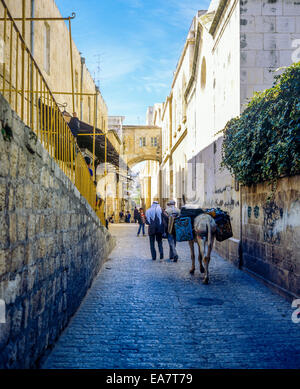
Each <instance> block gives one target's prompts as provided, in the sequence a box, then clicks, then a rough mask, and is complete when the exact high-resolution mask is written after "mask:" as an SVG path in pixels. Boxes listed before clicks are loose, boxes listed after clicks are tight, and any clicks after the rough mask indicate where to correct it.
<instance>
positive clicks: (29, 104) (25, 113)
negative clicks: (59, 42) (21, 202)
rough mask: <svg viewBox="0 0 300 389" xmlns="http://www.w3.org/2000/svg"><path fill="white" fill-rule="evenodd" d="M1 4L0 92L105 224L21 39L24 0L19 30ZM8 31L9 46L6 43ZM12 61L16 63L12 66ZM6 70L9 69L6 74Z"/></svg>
mask: <svg viewBox="0 0 300 389" xmlns="http://www.w3.org/2000/svg"><path fill="white" fill-rule="evenodd" d="M1 4H2V6H3V10H4V18H3V20H4V23H3V40H4V49H3V50H4V58H3V71H2V74H1V76H2V88H1V87H0V92H1V93H2V95H3V96H4V97H5V99H6V100H7V101H8V102H9V104H10V105H11V107H14V110H15V111H16V113H17V114H18V115H19V116H20V118H21V120H22V121H23V122H24V123H25V124H26V125H27V126H29V127H30V128H31V129H32V130H33V131H34V132H35V134H36V135H37V137H38V139H39V140H40V142H41V143H42V145H43V146H44V148H45V149H46V150H47V151H48V153H49V154H50V156H51V157H52V158H53V159H54V160H55V161H56V162H57V164H58V165H59V167H60V168H61V169H62V170H63V172H64V173H65V174H66V175H67V176H68V177H69V179H70V180H71V181H72V183H73V184H74V185H76V187H77V189H78V190H79V192H80V193H81V194H82V196H84V197H85V198H86V200H87V201H88V203H89V204H90V206H91V207H92V208H93V210H94V211H95V212H96V214H97V215H98V217H99V218H100V220H101V222H102V224H104V225H105V218H104V211H103V209H104V207H103V205H102V206H101V207H100V208H99V206H98V203H96V187H95V185H94V182H93V179H92V177H91V175H90V172H89V169H88V166H87V164H86V162H85V159H84V156H83V154H82V153H81V150H80V148H79V146H78V144H77V142H76V139H75V137H74V136H73V135H72V132H71V130H70V128H69V126H68V124H67V122H66V121H65V119H64V116H63V114H62V112H61V111H60V108H59V105H58V104H57V102H56V100H55V98H54V93H52V91H51V89H50V87H49V85H48V83H47V81H46V80H45V78H44V76H43V74H42V71H41V70H40V68H39V66H38V64H37V62H36V61H35V59H34V58H33V56H32V54H31V51H30V49H29V48H28V47H27V45H26V42H25V39H24V35H25V28H24V25H25V23H24V21H25V12H24V4H25V1H24V0H23V18H22V20H23V28H22V33H21V32H20V30H19V29H18V26H17V25H16V23H15V20H14V18H13V17H12V15H11V13H10V11H9V9H8V7H7V5H6V3H5V1H4V0H0V5H1ZM9 25H10V29H9V31H8V28H7V27H8V26H9ZM8 34H9V40H10V44H9V46H8V45H6V41H7V37H8ZM7 46H8V47H7ZM20 57H21V60H20ZM13 62H14V63H15V66H13ZM7 64H8V68H7ZM20 65H21V66H20ZM7 70H8V72H9V74H8V77H7V72H6V71H7ZM20 80H21V82H20ZM73 97H74V95H73ZM94 127H95V126H94Z"/></svg>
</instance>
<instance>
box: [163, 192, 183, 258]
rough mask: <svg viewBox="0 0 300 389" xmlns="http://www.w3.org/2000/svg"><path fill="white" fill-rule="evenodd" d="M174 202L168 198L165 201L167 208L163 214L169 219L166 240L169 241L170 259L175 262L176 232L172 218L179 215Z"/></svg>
mask: <svg viewBox="0 0 300 389" xmlns="http://www.w3.org/2000/svg"><path fill="white" fill-rule="evenodd" d="M175 204H176V203H175V201H174V200H169V201H168V202H167V208H166V210H165V214H166V215H167V217H168V219H169V226H168V242H169V248H170V260H173V261H174V262H177V260H178V254H177V250H176V234H175V228H174V223H173V222H174V219H175V218H176V217H178V216H179V215H180V210H179V209H178V208H176V207H175ZM171 223H172V224H171Z"/></svg>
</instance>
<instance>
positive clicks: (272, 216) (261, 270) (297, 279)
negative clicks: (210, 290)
mask: <svg viewBox="0 0 300 389" xmlns="http://www.w3.org/2000/svg"><path fill="white" fill-rule="evenodd" d="M270 193H271V188H270V186H269V185H268V184H266V183H265V184H259V185H253V186H251V187H249V188H248V187H243V188H242V210H243V226H242V228H243V230H242V234H243V267H244V268H246V269H248V270H250V271H251V272H254V273H255V274H257V275H259V276H260V277H262V278H263V279H265V280H267V281H269V282H272V283H273V284H275V285H276V286H277V287H279V288H280V289H282V291H283V292H284V291H288V292H289V293H290V294H293V295H294V296H300V176H294V177H284V178H281V179H280V180H279V181H278V185H277V189H276V191H275V196H274V198H273V199H272V200H271V201H267V199H268V196H269V195H270Z"/></svg>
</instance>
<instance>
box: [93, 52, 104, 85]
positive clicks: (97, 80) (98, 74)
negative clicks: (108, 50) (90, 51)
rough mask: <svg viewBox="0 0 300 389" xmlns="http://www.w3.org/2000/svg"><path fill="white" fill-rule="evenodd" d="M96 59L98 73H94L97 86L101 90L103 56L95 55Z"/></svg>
mask: <svg viewBox="0 0 300 389" xmlns="http://www.w3.org/2000/svg"><path fill="white" fill-rule="evenodd" d="M95 57H96V60H97V62H96V65H97V67H96V71H95V72H94V78H95V84H96V85H97V87H98V88H99V89H100V73H101V70H102V69H101V54H96V55H95Z"/></svg>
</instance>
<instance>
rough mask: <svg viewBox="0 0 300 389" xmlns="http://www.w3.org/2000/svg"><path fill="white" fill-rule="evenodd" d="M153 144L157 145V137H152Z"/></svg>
mask: <svg viewBox="0 0 300 389" xmlns="http://www.w3.org/2000/svg"><path fill="white" fill-rule="evenodd" d="M151 146H152V147H157V138H156V137H155V138H151Z"/></svg>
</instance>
